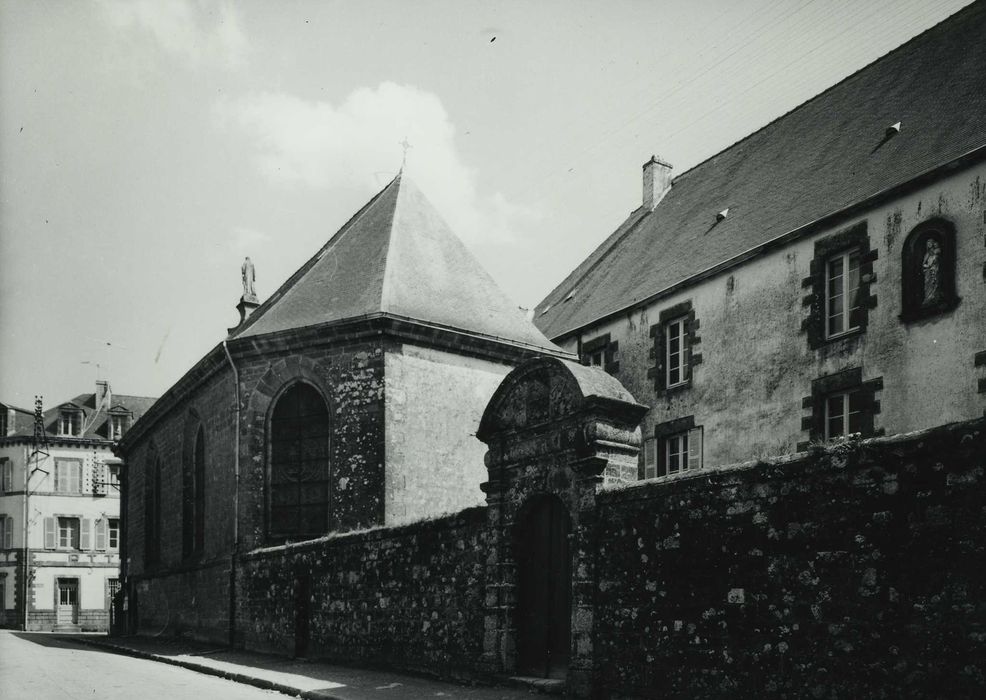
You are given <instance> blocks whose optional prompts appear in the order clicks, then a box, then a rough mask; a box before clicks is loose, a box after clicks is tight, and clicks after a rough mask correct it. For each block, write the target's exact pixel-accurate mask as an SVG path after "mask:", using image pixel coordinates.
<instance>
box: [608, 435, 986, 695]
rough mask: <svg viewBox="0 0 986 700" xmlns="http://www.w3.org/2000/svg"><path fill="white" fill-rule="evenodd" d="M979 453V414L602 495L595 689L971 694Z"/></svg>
mask: <svg viewBox="0 0 986 700" xmlns="http://www.w3.org/2000/svg"><path fill="white" fill-rule="evenodd" d="M984 466H986V440H984V423H983V421H981V420H980V421H978V422H975V423H971V424H969V423H967V424H958V425H956V426H952V427H947V428H944V429H938V430H936V431H932V432H931V433H928V434H926V435H924V436H923V437H922V436H913V437H906V436H905V437H904V438H896V439H893V440H891V439H886V440H877V441H871V442H864V443H862V445H861V446H860V445H859V444H855V445H854V444H843V445H837V446H834V447H832V448H829V449H828V450H827V451H824V452H822V451H819V452H817V453H815V454H813V455H809V456H806V457H802V458H799V459H792V460H789V461H787V462H780V463H774V464H757V465H748V466H747V467H745V468H740V469H735V470H729V471H722V472H718V473H715V472H713V473H709V472H706V473H699V474H696V475H694V476H693V477H690V478H686V479H679V480H676V481H671V482H663V483H662V482H649V483H644V484H640V485H636V486H633V487H629V488H625V489H620V490H614V491H609V492H605V493H603V494H601V495H600V499H599V511H598V513H599V520H598V527H599V529H598V533H597V535H598V540H597V549H596V557H597V566H596V569H597V571H598V572H599V579H598V582H597V591H596V608H595V625H596V627H595V656H596V672H597V686H598V687H600V688H605V689H606V690H607V692H608V693H610V694H611V695H612V696H616V697H620V696H646V697H688V698H699V697H753V696H759V695H768V696H772V697H815V698H833V697H840V698H841V697H871V698H877V697H893V698H896V697H972V696H976V695H978V694H979V693H981V692H982V690H983V687H984V685H986V662H984V659H986V544H984V542H983V537H982V535H983V532H984V531H986V480H984ZM979 696H980V697H981V695H979Z"/></svg>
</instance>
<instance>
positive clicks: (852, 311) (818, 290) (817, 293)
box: [801, 221, 877, 348]
mask: <svg viewBox="0 0 986 700" xmlns="http://www.w3.org/2000/svg"><path fill="white" fill-rule="evenodd" d="M876 259H877V251H876V250H870V245H869V236H868V234H867V229H866V222H865V221H863V222H861V223H859V224H856V225H855V226H852V227H850V228H848V229H846V230H844V231H841V232H839V233H836V234H834V235H831V236H827V237H825V238H822V239H819V240H817V241H815V257H814V258H813V259H812V261H811V263H810V267H809V269H810V274H809V276H808V277H806V278H805V279H804V280H802V283H801V285H802V287H804V288H805V289H807V290H808V294H806V295H805V296H804V298H803V299H802V304H803V305H804V306H805V307H807V308H808V316H807V318H806V319H805V320H804V322H803V324H802V330H803V331H804V332H805V333H806V334H807V337H808V345H809V347H811V348H820V347H822V346H824V345H825V344H827V343H830V342H834V341H836V340H838V339H840V338H843V337H847V336H851V335H853V334H856V333H861V332H863V331H865V330H866V326H867V324H868V322H869V310H870V309H872V308H875V307H876V296H875V294H873V293H872V291H871V286H872V284H873V282H875V280H876V277H875V275H874V273H873V262H874V261H875V260H876Z"/></svg>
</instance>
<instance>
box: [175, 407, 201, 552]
mask: <svg viewBox="0 0 986 700" xmlns="http://www.w3.org/2000/svg"><path fill="white" fill-rule="evenodd" d="M185 441H186V445H185V447H184V457H183V459H182V470H181V506H182V507H181V512H182V528H181V534H182V554H183V556H185V557H190V556H192V555H194V554H198V553H199V552H201V551H202V549H203V547H204V545H205V430H204V429H203V427H202V423H201V422H200V421H199V419H198V417H197V416H195V415H194V414H192V416H190V419H189V422H188V424H187V427H186V431H185Z"/></svg>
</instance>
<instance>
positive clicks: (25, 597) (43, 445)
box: [21, 396, 51, 631]
mask: <svg viewBox="0 0 986 700" xmlns="http://www.w3.org/2000/svg"><path fill="white" fill-rule="evenodd" d="M42 405H43V397H41V396H35V397H34V436H33V437H32V438H31V452H30V453H29V454H28V455H27V459H25V460H24V527H23V536H24V562H23V564H22V566H21V571H22V572H23V575H22V576H21V580H22V581H23V583H22V586H21V590H22V591H23V594H22V597H21V601H22V604H23V607H24V628H23V629H24V631H27V623H28V612H29V608H30V604H29V603H30V594H31V574H32V567H31V548H30V547H29V546H28V539H27V536H28V532H29V527H28V524H29V522H30V505H31V477H32V476H33V475H34V472H36V471H45V470H44V469H41V467H40V466H38V463H39V462H40V461H41V458H42V457H50V456H51V455H50V453H49V452H48V433H47V432H46V431H45V421H44V410H43V408H42ZM32 461H33V462H34V469H31V462H32ZM45 473H46V474H47V473H48V472H45Z"/></svg>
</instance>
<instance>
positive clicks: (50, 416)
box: [6, 392, 157, 440]
mask: <svg viewBox="0 0 986 700" xmlns="http://www.w3.org/2000/svg"><path fill="white" fill-rule="evenodd" d="M111 399H112V400H111V403H110V405H109V406H101V407H100V408H99V410H98V411H97V410H96V395H95V394H79V395H78V396H76V397H75V398H73V399H70V400H68V401H63V402H61V403H59V404H54V405H52V406H51V407H49V408H48V410H46V411H45V412H44V423H45V431H46V432H47V433H48V438H49V439H58V440H72V439H89V440H109V437H108V435H109V432H108V424H107V423H108V421H109V414H110V412H111V411H112V410H113V409H117V408H119V409H122V410H124V411H127V412H129V413H130V414H132V419H131V422H130V424H131V425H133V424H134V423H136V422H137V419H138V418H140V417H141V416H142V415H144V413H146V412H147V410H148V409H149V408H150V407H151V406H152V405H153V404H154V402H155V401H157V399H155V398H151V397H148V396H128V395H126V394H117V393H115V392H114V393H112V394H111ZM68 404H70V405H72V406H75V407H76V408H80V409H82V412H83V419H82V424H83V427H85V430H84V431H83V433H82V435H77V436H74V437H59V436H58V419H59V416H60V413H61V409H62V407H63V406H66V405H68ZM19 410H21V411H23V412H24V413H26V414H28V419H27V420H21V419H19V420H18V422H17V426H16V429H15V430H14V431H13V432H12V433H11V434H8V435H7V436H6V437H8V438H25V437H27V438H31V437H34V411H26V410H24V409H19ZM94 414H95V418H93V415H94Z"/></svg>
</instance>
